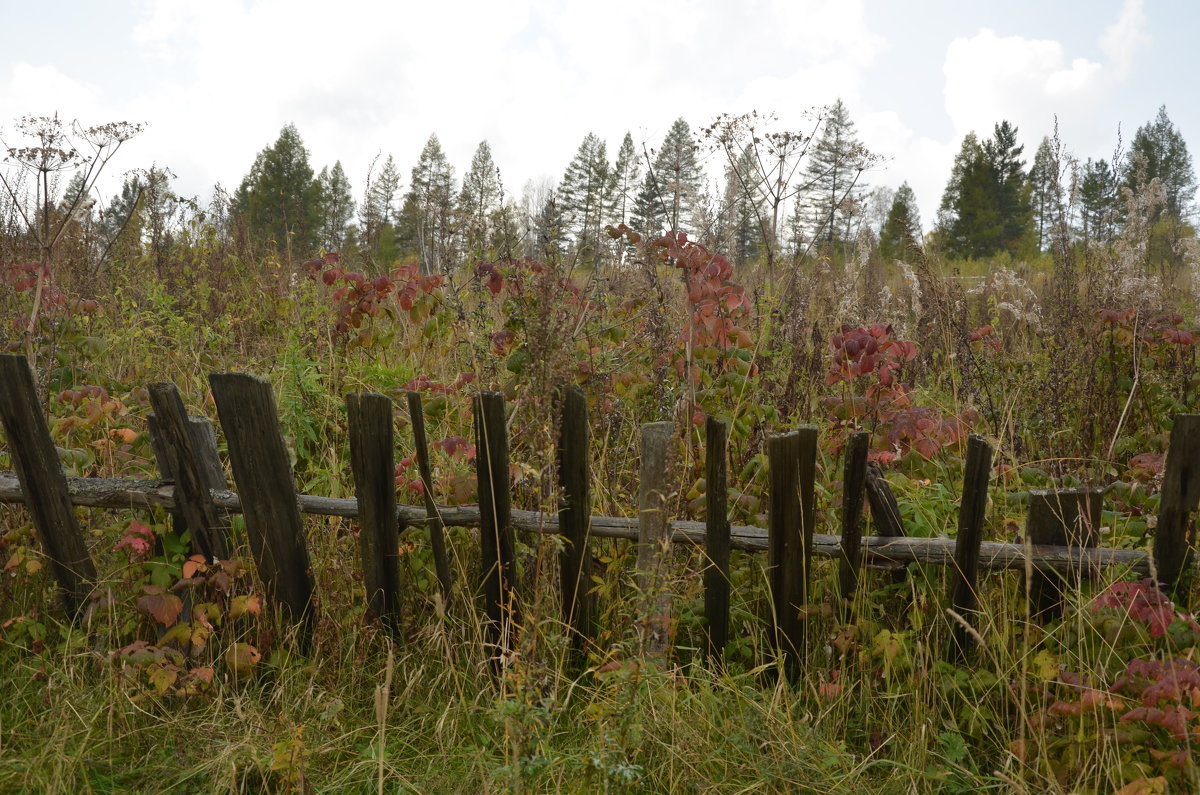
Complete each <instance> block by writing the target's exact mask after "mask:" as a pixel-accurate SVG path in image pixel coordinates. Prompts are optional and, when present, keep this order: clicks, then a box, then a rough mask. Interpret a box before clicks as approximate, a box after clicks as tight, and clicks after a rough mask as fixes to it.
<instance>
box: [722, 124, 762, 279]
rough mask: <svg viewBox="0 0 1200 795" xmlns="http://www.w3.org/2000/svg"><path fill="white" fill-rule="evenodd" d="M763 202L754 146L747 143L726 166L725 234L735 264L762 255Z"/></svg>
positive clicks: (723, 210)
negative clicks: (734, 160) (760, 253)
mask: <svg viewBox="0 0 1200 795" xmlns="http://www.w3.org/2000/svg"><path fill="white" fill-rule="evenodd" d="M763 204H764V199H763V196H762V193H761V191H760V190H759V187H758V167H757V163H756V159H755V155H754V149H753V147H752V146H750V145H749V144H747V145H746V146H745V147H743V148H742V155H741V157H739V158H738V160H737V162H735V163H734V164H732V165H729V166H726V168H725V196H724V202H723V204H722V212H721V217H722V223H721V237H722V242H723V244H724V246H725V250H726V251H728V252H729V257H730V259H732V260H733V264H734V265H739V266H740V265H743V264H745V263H746V262H749V261H751V260H753V259H755V258H756V257H757V256H758V253H759V249H760V247H761V244H762V234H763V224H764V221H765V218H764V215H763V213H764V207H763Z"/></svg>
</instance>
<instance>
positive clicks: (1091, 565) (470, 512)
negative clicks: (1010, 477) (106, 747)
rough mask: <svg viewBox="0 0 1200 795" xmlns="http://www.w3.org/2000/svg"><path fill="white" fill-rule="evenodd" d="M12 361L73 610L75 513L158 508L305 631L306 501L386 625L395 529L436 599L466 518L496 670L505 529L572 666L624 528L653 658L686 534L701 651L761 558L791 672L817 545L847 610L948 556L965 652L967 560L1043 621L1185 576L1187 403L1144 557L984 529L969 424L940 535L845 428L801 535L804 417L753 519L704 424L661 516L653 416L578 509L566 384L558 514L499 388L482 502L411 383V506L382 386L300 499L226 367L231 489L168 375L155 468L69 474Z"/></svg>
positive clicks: (1045, 510)
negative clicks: (594, 504)
mask: <svg viewBox="0 0 1200 795" xmlns="http://www.w3.org/2000/svg"><path fill="white" fill-rule="evenodd" d="M33 383H34V382H33V379H32V378H31V377H30V371H29V367H28V364H27V363H26V361H25V359H24V357H21V356H15V355H3V356H0V421H2V422H3V426H4V430H5V433H6V437H7V442H8V447H9V449H10V452H11V458H12V460H13V463H14V466H15V467H16V469H17V472H16V473H0V503H25V504H27V505H28V506H29V508H30V514H31V516H32V517H33V520H34V525H35V527H36V529H37V532H38V538H39V540H40V541H41V544H42V548H43V551H44V552H45V554H46V556H47V558H48V559H49V561H50V563H51V571H52V572H53V573H54V575H55V577H56V578H57V580H58V582H59V586H60V589H61V592H62V595H63V602H64V605H65V606H66V607H67V609H68V612H69V613H71V614H72V615H75V614H77V613H78V610H79V607H80V606H81V605H82V604H83V602H84V600H86V598H87V596H88V594H89V592H90V590H91V587H92V586H91V584H92V583H93V582H94V581H95V579H96V571H95V566H94V564H93V562H92V560H91V558H90V556H89V555H88V552H87V547H86V544H85V542H84V538H83V535H82V533H81V531H80V528H79V525H78V521H77V519H76V516H75V512H74V510H73V506H81V507H91V508H108V509H123V510H137V509H146V508H161V509H165V510H168V511H171V512H172V514H173V516H174V521H175V522H176V524H177V526H179V527H184V526H185V527H187V528H188V529H189V530H190V531H191V537H192V539H193V544H194V545H195V551H198V552H201V553H203V554H205V555H206V556H216V557H223V556H224V555H226V554H228V549H229V546H228V539H227V532H228V528H229V524H228V516H229V514H231V513H241V514H243V515H244V516H245V518H246V522H245V525H246V534H247V540H248V542H249V547H250V550H251V553H252V555H253V557H254V561H255V565H256V567H257V569H258V572H259V574H260V576H261V577H262V580H263V583H264V585H265V589H266V592H267V595H268V597H269V598H270V599H271V600H272V602H273V603H274V604H276V605H277V606H278V607H279V608H280V609H281V611H282V613H283V615H284V616H285V617H286V618H287V619H289V620H290V621H291V622H292V623H293V624H295V625H296V626H297V627H299V628H300V630H301V632H300V635H299V638H300V640H301V642H302V643H305V642H306V638H307V635H308V630H310V629H311V627H312V626H313V623H314V620H315V611H316V607H315V606H316V604H318V601H319V600H318V599H317V594H316V592H315V591H316V584H315V582H314V580H313V577H312V572H311V568H310V565H309V557H308V549H307V542H306V540H305V536H304V528H303V522H302V518H301V516H302V514H315V515H324V516H338V517H346V518H351V519H355V520H357V521H358V523H359V524H360V526H361V533H360V553H361V557H362V568H363V572H364V582H365V583H366V586H367V603H368V607H369V610H370V613H371V614H372V615H373V616H375V617H376V618H377V619H379V620H381V621H383V622H384V623H385V624H387V625H388V626H389V627H390V628H391V629H392V630H393V631H398V628H399V627H398V621H397V611H398V607H399V600H400V596H401V593H402V589H403V587H404V584H403V583H402V582H401V581H400V578H399V573H398V567H397V560H396V559H397V554H398V553H397V547H398V538H399V535H400V533H402V532H414V531H421V532H428V533H429V534H430V541H431V545H432V548H433V551H434V557H435V563H436V569H437V578H438V583H439V591H440V596H441V598H442V601H441V604H442V605H443V607H444V608H445V609H450V606H451V599H452V595H453V590H452V588H453V583H452V581H451V573H450V567H449V556H448V552H447V549H446V538H445V536H444V533H443V528H445V527H478V528H480V532H479V544H480V558H481V563H482V566H481V571H480V574H479V579H478V580H476V583H477V590H476V589H472V590H476V592H477V593H481V594H482V596H483V605H484V612H485V614H486V629H487V633H486V634H487V636H488V638H489V645H490V649H489V655H491V658H492V662H493V667H494V668H495V666H496V665H499V664H500V660H501V659H502V658H503V656H504V653H505V651H507V650H509V649H511V648H512V647H513V640H514V636H515V634H516V633H517V632H518V631H519V629H520V605H521V602H520V596H519V594H518V593H517V590H518V589H517V587H516V585H517V582H518V580H517V576H516V575H517V572H516V566H517V561H516V559H515V556H514V539H513V533H514V531H523V532H534V533H546V534H556V535H560V536H561V537H562V539H563V547H562V552H561V554H560V556H559V564H560V569H561V586H562V592H563V619H564V622H565V624H566V626H567V627H568V628H569V637H570V640H571V644H572V646H573V652H574V653H573V655H572V657H573V659H575V660H576V661H581V660H584V659H586V657H585V656H584V653H585V652H586V650H587V648H588V644H589V643H591V641H592V639H593V638H594V637H595V631H596V629H595V617H594V616H595V605H594V604H593V594H592V593H591V592H590V588H589V587H588V583H589V581H590V564H591V560H590V556H589V555H588V554H587V553H586V548H587V545H588V541H589V539H590V538H592V537H596V538H621V539H628V540H630V541H634V542H636V543H637V545H638V565H637V571H636V574H637V582H638V585H639V587H640V589H641V599H642V607H641V610H640V622H639V628H640V638H641V644H642V648H643V650H644V651H645V652H647V653H648V654H651V655H662V654H666V653H668V652H669V650H670V645H671V644H670V640H671V636H672V634H673V621H674V619H673V617H672V613H673V610H672V601H671V594H670V593H669V588H668V583H669V582H671V581H672V578H670V577H668V576H666V571H665V569H666V567H667V566H668V565H669V564H670V558H669V557H667V556H665V555H664V554H663V552H664V550H665V546H666V544H668V543H676V544H688V545H694V546H695V547H697V548H699V549H701V550H703V551H704V552H705V553H706V557H707V560H706V563H705V566H704V570H703V572H702V574H703V578H704V585H705V615H706V618H707V621H708V635H707V644H706V645H707V651H708V653H709V655H710V656H711V657H713V658H714V659H715V660H718V661H719V659H720V656H721V653H722V649H723V647H724V646H725V644H726V643H727V641H728V633H729V626H728V620H729V599H730V593H729V592H730V588H729V554H730V551H731V550H744V551H749V552H759V551H766V552H768V561H767V576H768V581H769V590H770V594H771V606H772V609H771V611H770V615H769V616H767V617H765V618H766V620H767V622H768V630H769V632H770V635H771V637H772V639H773V642H774V643H775V647H776V649H777V650H778V651H779V653H780V654H782V655H783V656H784V658H785V660H786V662H787V670H788V671H789V672H791V673H794V672H796V671H798V670H802V669H803V665H804V662H805V655H806V653H807V651H808V648H809V645H810V643H809V637H808V627H807V625H808V621H807V619H806V616H807V615H808V614H809V613H810V612H811V611H810V610H809V608H808V604H807V603H808V601H809V598H810V593H811V591H810V589H811V582H812V577H813V572H812V563H811V560H812V556H813V555H820V556H823V557H828V558H834V559H836V560H837V561H838V567H837V568H838V583H839V589H838V590H839V592H840V594H841V595H842V597H843V608H844V609H848V605H849V599H850V597H852V596H853V594H854V593H855V591H856V590H857V589H858V587H859V578H860V576H861V569H862V568H863V567H878V568H884V569H891V570H892V571H893V572H895V577H897V578H902V577H903V576H904V570H905V566H906V565H907V564H909V563H918V564H934V565H942V566H948V567H950V568H951V580H952V582H951V592H950V594H949V595H948V601H949V604H950V611H949V612H951V613H952V614H953V615H952V621H951V625H950V630H951V633H950V634H951V636H952V643H951V645H950V648H949V650H948V654H949V656H950V657H951V658H952V659H965V658H967V657H968V656H969V655H970V653H971V651H972V644H973V640H974V638H975V637H976V634H975V633H974V630H973V628H972V627H973V625H974V624H975V623H977V618H978V614H979V613H980V612H982V610H984V609H986V608H985V607H984V606H981V605H980V603H979V598H978V579H979V576H980V572H982V571H996V570H1017V571H1023V572H1027V573H1030V574H1031V576H1032V577H1033V579H1032V581H1031V592H1032V593H1033V594H1034V595H1035V600H1034V601H1035V602H1036V604H1034V605H1032V606H1031V613H1032V614H1033V615H1034V616H1035V617H1036V618H1038V619H1039V620H1048V619H1050V618H1053V617H1054V615H1056V610H1057V607H1058V605H1059V604H1060V602H1061V590H1062V583H1071V584H1074V583H1077V582H1078V581H1079V580H1080V578H1081V576H1082V575H1083V574H1084V573H1092V572H1094V571H1096V570H1097V569H1099V568H1100V567H1105V566H1116V567H1121V568H1124V569H1126V570H1128V571H1131V572H1136V573H1139V574H1146V573H1152V574H1154V575H1155V576H1157V578H1158V580H1159V582H1160V584H1161V585H1162V586H1163V588H1164V589H1166V590H1168V592H1170V593H1173V594H1175V595H1176V596H1177V597H1178V598H1180V599H1182V598H1183V597H1184V596H1186V591H1187V589H1186V588H1185V587H1184V586H1185V585H1186V583H1187V582H1188V578H1189V576H1190V570H1191V559H1190V556H1189V551H1190V546H1191V542H1192V541H1193V535H1194V529H1195V522H1194V513H1195V511H1196V507H1197V503H1198V502H1200V443H1198V442H1197V440H1198V439H1200V415H1182V416H1180V417H1177V418H1176V419H1175V424H1174V430H1173V432H1172V437H1171V448H1170V452H1169V453H1168V456H1167V459H1166V472H1165V476H1164V489H1163V498H1162V510H1161V511H1160V516H1159V522H1158V527H1157V531H1156V536H1155V542H1154V550H1153V552H1152V553H1147V552H1146V551H1143V550H1125V549H1106V548H1101V547H1096V546H1094V541H1095V535H1094V530H1095V526H1096V524H1097V522H1098V516H1099V513H1098V512H1099V503H1100V499H1101V493H1100V492H1099V491H1098V490H1088V491H1086V492H1081V491H1078V490H1076V492H1070V491H1058V492H1039V493H1037V494H1036V495H1033V496H1032V503H1031V515H1030V524H1029V528H1028V530H1027V533H1026V536H1027V538H1028V539H1031V540H1032V541H1036V542H1043V543H1037V544H1032V543H1026V544H1008V543H997V542H988V541H983V540H982V537H983V531H984V524H985V515H986V509H987V499H988V488H989V486H988V482H989V477H990V474H991V460H992V457H993V450H992V447H991V445H990V444H989V443H988V442H987V441H985V440H984V439H982V438H981V437H978V436H973V437H971V439H970V440H969V444H968V454H967V459H966V466H965V478H964V481H965V482H964V485H963V499H962V504H961V509H960V514H959V526H958V534H957V537H956V538H955V539H948V538H914V537H910V536H907V535H906V534H905V531H904V526H903V522H902V520H901V513H900V509H899V505H898V503H897V501H896V498H895V496H894V495H893V494H892V492H891V489H890V488H889V486H888V484H887V480H886V479H885V478H884V476H883V474H882V472H881V471H880V469H879V468H878V466H877V465H874V464H869V463H868V462H867V460H866V459H867V456H866V449H867V437H866V435H865V434H858V435H854V436H852V437H851V438H850V440H849V443H848V445H847V452H846V461H845V470H844V481H843V483H844V492H843V506H842V517H841V522H840V524H841V533H840V535H836V536H835V535H827V534H822V533H817V532H815V519H816V512H815V478H816V467H815V459H816V449H817V429H816V428H814V427H811V426H806V427H803V428H800V429H799V430H797V431H793V432H791V433H786V434H781V435H777V436H773V437H771V438H770V439H769V441H768V445H767V447H768V459H769V468H770V478H769V479H770V487H769V493H768V505H769V511H768V516H769V519H770V526H769V527H768V528H761V527H754V526H745V525H733V526H731V525H730V524H729V521H728V514H727V507H728V506H727V501H726V499H725V486H726V483H727V473H726V465H725V457H726V435H727V426H726V425H725V423H723V422H722V421H720V420H718V419H716V418H710V419H709V421H708V423H707V426H706V434H707V438H708V442H709V443H708V450H709V452H710V459H709V460H708V461H707V462H706V474H707V477H708V484H709V490H710V492H711V490H712V489H714V488H715V489H717V490H718V493H717V494H710V495H709V500H708V517H707V519H706V520H705V521H704V522H693V521H679V520H674V521H672V520H670V519H669V517H668V516H667V514H666V506H667V501H666V499H665V498H664V495H665V494H666V493H667V491H668V488H669V486H668V484H669V482H670V481H669V479H668V477H667V473H666V467H667V462H668V461H669V460H670V458H671V455H670V447H671V445H672V444H673V441H672V440H673V439H674V438H675V436H674V429H673V428H672V427H671V426H670V425H669V424H666V423H652V424H650V425H647V426H644V427H643V432H642V445H643V446H642V457H641V472H640V475H639V477H640V480H639V484H640V494H639V505H638V508H639V513H638V515H637V516H631V517H612V516H592V515H590V502H589V500H590V497H589V480H590V475H589V471H588V464H589V451H588V445H589V439H588V420H587V402H586V398H585V396H584V394H583V393H582V392H581V391H580V390H579V389H577V388H571V389H568V390H564V391H562V392H561V393H560V394H559V398H558V400H557V406H558V414H559V415H561V418H560V425H559V428H560V433H559V439H558V448H559V449H558V472H559V480H560V485H561V486H562V497H561V502H560V504H559V506H558V507H557V509H556V510H554V511H553V512H544V513H543V512H534V511H522V510H517V509H514V508H513V507H512V505H511V486H510V484H509V481H508V471H509V463H510V461H509V445H508V435H507V434H508V431H507V427H506V411H505V405H504V399H503V397H502V396H501V395H499V394H497V393H482V394H479V395H477V396H476V397H475V400H474V415H475V438H476V446H477V451H478V455H477V456H476V467H477V476H478V483H479V494H480V504H479V505H465V506H453V507H451V506H438V505H436V504H434V502H433V499H432V496H431V494H432V488H431V487H432V475H431V467H430V462H429V452H428V443H427V440H426V439H425V433H424V418H423V412H422V408H421V398H420V396H419V395H418V394H416V393H409V394H408V396H407V398H408V400H407V403H408V405H407V409H408V412H409V416H410V418H411V420H412V428H413V433H414V443H415V445H416V448H417V460H418V464H419V467H420V474H421V482H422V484H423V485H424V487H425V488H424V494H425V499H424V504H423V505H419V506H409V505H398V504H396V499H395V489H394V486H393V483H392V477H393V471H392V469H393V460H394V458H393V456H394V439H393V434H394V423H393V420H392V413H393V411H394V410H395V406H394V404H393V402H392V400H391V399H390V398H388V397H385V396H382V395H370V394H354V395H349V396H347V412H348V418H349V427H350V437H351V440H350V441H351V466H352V469H353V472H354V483H355V490H356V493H357V494H358V495H359V496H358V497H357V498H333V497H324V496H318V495H310V494H298V493H296V491H295V485H294V482H293V479H292V475H291V467H290V464H289V462H288V458H287V451H286V447H285V445H284V443H283V439H282V437H281V435H280V429H279V419H278V415H277V413H276V409H275V403H274V396H273V395H272V393H271V390H270V386H269V384H268V382H266V381H265V380H263V379H259V378H255V377H253V376H249V375H244V374H238V373H222V374H214V375H213V376H211V378H210V383H211V386H212V391H213V396H214V398H215V401H216V404H217V411H218V414H219V416H220V420H221V426H222V428H223V430H224V435H225V438H226V441H227V444H228V448H229V456H230V462H231V464H232V471H233V475H234V480H235V482H236V491H234V490H230V489H229V488H227V487H226V484H225V481H224V477H223V473H222V466H221V463H220V461H219V460H218V458H217V453H216V444H215V434H214V433H213V428H212V425H211V423H209V422H208V420H206V419H204V418H194V417H193V418H188V417H186V416H185V414H184V411H183V404H182V401H181V399H180V398H179V395H178V393H177V392H176V391H175V387H174V386H173V385H171V384H154V385H151V387H150V394H151V399H152V402H153V406H154V410H155V415H154V417H153V418H152V419H151V421H150V428H151V432H152V434H153V437H154V438H153V439H152V442H153V445H154V450H155V457H156V460H157V461H158V464H159V468H160V472H161V473H162V475H163V477H162V478H161V479H156V480H155V479H149V480H142V479H105V478H68V477H65V476H64V474H63V472H62V468H61V465H60V464H59V463H58V460H57V456H56V454H55V452H54V443H53V440H52V438H51V437H50V432H49V428H48V426H47V424H46V422H45V418H44V414H43V411H42V408H41V405H40V403H39V402H38V400H37V397H36V395H35V393H34V387H33ZM864 502H865V503H867V504H869V506H870V509H871V513H872V516H873V518H874V522H875V526H876V527H877V528H878V529H879V531H880V532H882V533H883V535H881V536H879V537H863V536H862V521H861V515H862V510H863V507H864Z"/></svg>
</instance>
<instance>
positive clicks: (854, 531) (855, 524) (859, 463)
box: [838, 431, 871, 616]
mask: <svg viewBox="0 0 1200 795" xmlns="http://www.w3.org/2000/svg"><path fill="white" fill-rule="evenodd" d="M870 444H871V434H869V433H866V432H865V431H859V432H858V433H854V434H851V436H850V438H849V439H848V440H847V441H846V452H845V455H846V464H845V468H844V470H843V472H842V556H841V560H839V561H838V585H839V588H840V591H841V597H842V607H843V610H844V611H846V615H847V616H848V615H849V611H850V602H851V600H853V599H854V594H855V592H856V591H857V590H858V577H859V572H860V571H861V569H862V515H863V493H864V491H865V490H866V481H867V448H868V447H869V446H870Z"/></svg>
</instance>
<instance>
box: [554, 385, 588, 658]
mask: <svg viewBox="0 0 1200 795" xmlns="http://www.w3.org/2000/svg"><path fill="white" fill-rule="evenodd" d="M556 402H557V403H558V405H559V407H560V408H561V410H562V414H561V420H560V422H559V431H558V483H559V487H560V488H561V489H562V502H561V503H560V504H559V509H558V530H559V533H561V534H562V538H563V545H562V550H561V551H560V552H559V555H558V565H559V572H560V576H561V582H562V609H563V621H564V622H565V624H566V626H567V632H568V635H569V637H570V643H571V652H572V655H573V656H574V658H575V663H576V666H577V667H579V666H580V665H581V664H582V663H583V662H584V661H585V660H586V654H585V650H586V649H587V645H588V644H589V643H591V642H592V641H593V640H594V639H595V637H596V626H595V623H596V616H595V610H594V609H593V604H592V601H593V600H592V595H591V588H592V553H591V550H590V549H589V548H588V546H589V545H588V539H589V538H590V537H591V510H592V507H591V493H590V490H591V475H590V472H589V463H590V462H589V452H588V410H587V397H586V396H585V395H584V394H583V390H582V389H580V388H579V387H577V386H572V387H568V388H566V389H562V390H559V392H558V395H557V401H556Z"/></svg>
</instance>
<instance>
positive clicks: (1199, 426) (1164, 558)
mask: <svg viewBox="0 0 1200 795" xmlns="http://www.w3.org/2000/svg"><path fill="white" fill-rule="evenodd" d="M1197 503H1200V414H1180V415H1178V416H1176V417H1175V420H1174V422H1172V424H1171V441H1170V445H1169V446H1168V447H1167V461H1166V466H1165V468H1164V470H1163V485H1162V497H1161V502H1159V505H1158V525H1157V526H1156V527H1155V530H1154V563H1155V566H1156V568H1157V572H1158V581H1159V583H1160V584H1161V586H1162V587H1163V589H1164V590H1165V591H1166V592H1167V594H1168V595H1169V596H1170V597H1171V598H1172V599H1173V600H1174V601H1175V602H1176V603H1177V604H1178V605H1179V606H1180V607H1181V608H1183V609H1185V610H1186V609H1187V608H1188V607H1189V604H1188V603H1189V602H1190V601H1191V600H1190V599H1189V591H1190V590H1191V589H1190V585H1191V580H1192V575H1191V572H1190V571H1189V569H1190V568H1191V562H1192V554H1191V547H1192V544H1193V543H1194V542H1195V540H1196V524H1195V517H1194V513H1195V511H1196V506H1197Z"/></svg>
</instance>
